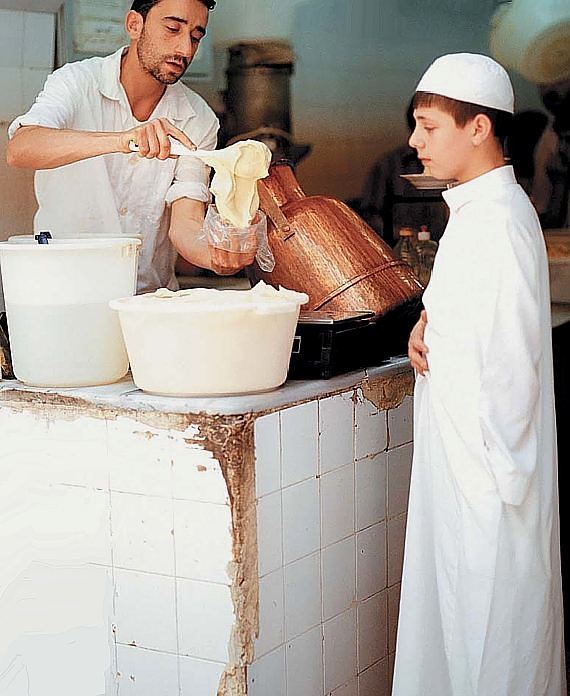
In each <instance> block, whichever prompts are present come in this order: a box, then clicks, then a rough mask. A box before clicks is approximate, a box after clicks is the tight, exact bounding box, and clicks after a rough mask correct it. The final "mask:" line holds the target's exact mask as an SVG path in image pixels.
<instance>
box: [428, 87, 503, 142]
mask: <svg viewBox="0 0 570 696" xmlns="http://www.w3.org/2000/svg"><path fill="white" fill-rule="evenodd" d="M420 107H424V108H429V107H435V108H436V109H441V110H442V111H444V112H445V113H447V114H449V115H450V116H451V117H452V118H453V120H454V121H455V125H456V126H458V127H459V128H463V126H465V125H467V124H468V123H469V121H472V120H473V119H474V118H475V116H477V115H478V114H483V115H484V116H487V118H488V119H489V120H490V121H491V126H492V128H493V134H494V136H495V138H497V139H498V140H499V142H500V143H501V145H503V147H504V145H505V140H506V138H507V136H508V135H509V133H510V131H511V125H512V122H513V115H512V114H510V113H508V112H507V111H500V110H499V109H491V108H489V107H488V106H479V105H478V104H471V103H470V102H464V101H460V100H459V99H451V98H450V97H444V96H442V95H441V94H432V93H431V92H416V95H415V97H414V109H418V108H420Z"/></svg>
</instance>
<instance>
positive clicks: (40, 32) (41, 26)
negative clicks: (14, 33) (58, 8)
mask: <svg viewBox="0 0 570 696" xmlns="http://www.w3.org/2000/svg"><path fill="white" fill-rule="evenodd" d="M54 55H55V15H54V14H51V13H49V12H25V13H24V46H23V65H24V67H27V68H46V69H48V70H52V69H53V67H54Z"/></svg>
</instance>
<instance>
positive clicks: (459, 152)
mask: <svg viewBox="0 0 570 696" xmlns="http://www.w3.org/2000/svg"><path fill="white" fill-rule="evenodd" d="M414 118H415V121H416V127H415V129H414V131H413V133H412V135H411V136H410V140H409V144H410V147H413V148H415V149H416V150H417V152H418V158H419V159H420V160H421V161H422V163H423V165H424V169H425V173H426V174H429V175H430V176H434V177H436V178H437V179H455V180H457V181H462V180H464V178H463V177H464V176H465V172H466V170H467V167H468V163H469V160H470V155H471V154H472V152H473V143H472V140H471V129H470V128H469V123H468V124H466V125H465V126H464V127H462V128H460V127H459V126H457V125H456V123H455V120H454V119H453V116H450V115H449V114H448V113H446V112H445V111H442V110H441V109H438V108H437V107H419V108H417V109H415V110H414Z"/></svg>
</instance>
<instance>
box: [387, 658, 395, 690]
mask: <svg viewBox="0 0 570 696" xmlns="http://www.w3.org/2000/svg"><path fill="white" fill-rule="evenodd" d="M395 661H396V654H395V653H392V654H391V655H388V688H389V692H388V693H391V691H392V682H393V681H394V664H395Z"/></svg>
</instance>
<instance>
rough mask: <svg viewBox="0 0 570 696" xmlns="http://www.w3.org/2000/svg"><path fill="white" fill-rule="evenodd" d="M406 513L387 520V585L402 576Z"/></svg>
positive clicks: (392, 583) (397, 580)
mask: <svg viewBox="0 0 570 696" xmlns="http://www.w3.org/2000/svg"><path fill="white" fill-rule="evenodd" d="M405 538H406V515H403V516H402V517H395V518H394V519H392V520H389V521H388V585H394V584H395V583H397V582H399V581H400V579H401V577H402V565H403V563H404V541H405Z"/></svg>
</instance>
